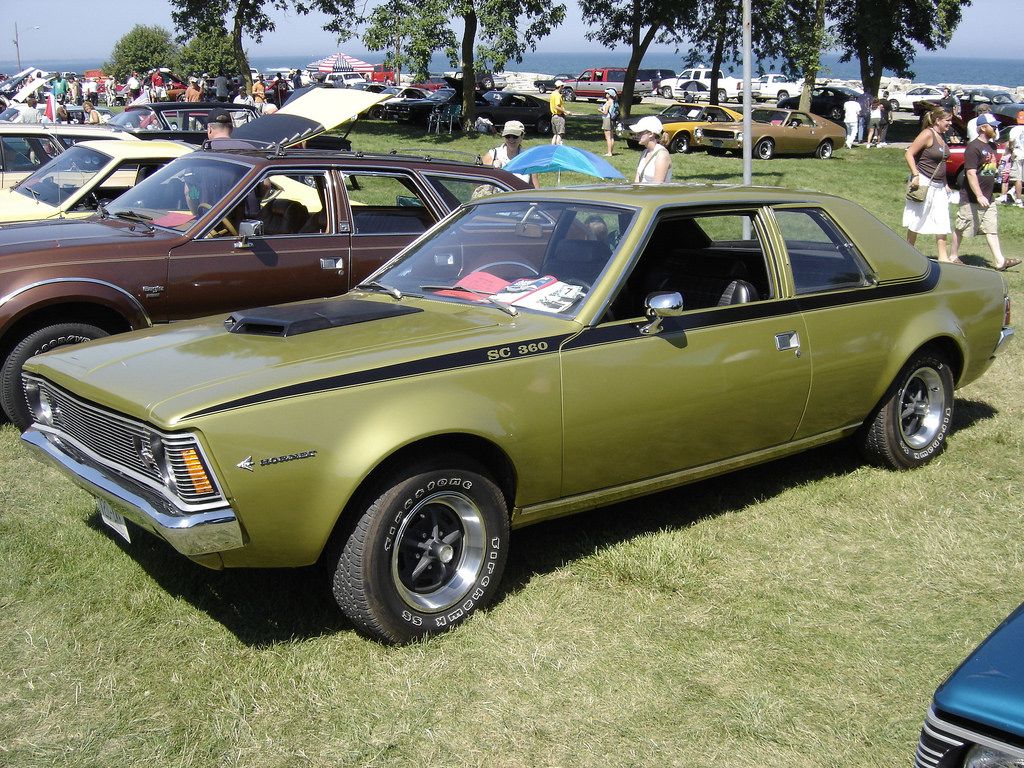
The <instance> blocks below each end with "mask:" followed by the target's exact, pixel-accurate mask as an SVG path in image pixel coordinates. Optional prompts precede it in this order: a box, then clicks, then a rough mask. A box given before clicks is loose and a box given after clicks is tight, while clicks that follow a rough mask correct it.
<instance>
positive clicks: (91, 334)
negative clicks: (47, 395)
mask: <svg viewBox="0 0 1024 768" xmlns="http://www.w3.org/2000/svg"><path fill="white" fill-rule="evenodd" d="M106 335H107V332H106V331H104V330H103V329H102V328H97V327H96V326H95V325H87V324H86V323H57V324H55V325H48V326H45V327H43V328H40V329H38V330H36V331H33V332H32V333H30V334H29V335H28V336H26V337H25V338H24V339H22V340H21V341H20V342H18V343H17V344H15V346H14V349H12V350H11V352H10V354H9V355H7V359H6V360H4V362H3V365H2V366H0V405H2V406H3V409H4V413H6V414H7V418H9V419H10V420H11V422H12V423H13V424H14V425H15V426H16V427H17V428H18V429H20V430H22V431H24V430H26V429H28V427H29V425H30V424H31V423H32V414H31V413H30V412H29V409H28V401H26V400H25V392H24V390H23V389H22V386H21V369H22V367H23V366H24V365H25V362H26V361H27V360H28V359H29V358H30V357H32V356H33V355H41V354H42V353H43V352H50V351H52V350H54V349H57V348H58V347H64V346H69V345H71V344H81V343H82V342H83V341H91V340H93V339H99V338H102V337H104V336H106Z"/></svg>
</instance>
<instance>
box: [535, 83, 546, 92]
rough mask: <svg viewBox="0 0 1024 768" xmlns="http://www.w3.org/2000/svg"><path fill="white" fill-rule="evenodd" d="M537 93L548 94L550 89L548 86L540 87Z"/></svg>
mask: <svg viewBox="0 0 1024 768" xmlns="http://www.w3.org/2000/svg"><path fill="white" fill-rule="evenodd" d="M537 91H538V92H539V93H547V92H548V87H547V86H546V85H538V86H537Z"/></svg>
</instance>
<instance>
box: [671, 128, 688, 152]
mask: <svg viewBox="0 0 1024 768" xmlns="http://www.w3.org/2000/svg"><path fill="white" fill-rule="evenodd" d="M668 151H669V152H676V153H678V154H681V155H685V154H686V153H687V152H689V151H690V134H688V133H687V132H686V131H679V133H677V134H676V135H675V136H673V137H672V141H670V142H669V145H668Z"/></svg>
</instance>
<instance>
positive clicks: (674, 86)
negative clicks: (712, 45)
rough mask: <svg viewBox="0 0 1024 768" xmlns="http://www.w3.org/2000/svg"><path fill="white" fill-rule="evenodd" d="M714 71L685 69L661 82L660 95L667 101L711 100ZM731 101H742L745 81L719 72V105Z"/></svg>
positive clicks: (704, 68)
mask: <svg viewBox="0 0 1024 768" xmlns="http://www.w3.org/2000/svg"><path fill="white" fill-rule="evenodd" d="M711 75H712V70H710V69H708V68H706V67H694V68H692V69H684V70H683V71H682V72H680V73H679V76H678V77H669V78H666V79H664V80H662V81H661V83H660V84H659V86H658V93H659V94H660V95H661V96H663V97H664V98H666V99H683V100H685V101H695V100H697V99H705V98H710V96H711ZM729 99H735V100H737V101H742V99H743V81H742V80H740V79H737V78H735V77H726V76H725V75H723V74H722V70H718V103H719V104H724V103H725V102H727V101H729Z"/></svg>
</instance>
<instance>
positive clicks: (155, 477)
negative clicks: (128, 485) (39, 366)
mask: <svg viewBox="0 0 1024 768" xmlns="http://www.w3.org/2000/svg"><path fill="white" fill-rule="evenodd" d="M25 379H26V380H29V381H32V382H33V383H35V384H36V385H38V387H39V389H40V393H41V394H45V396H46V397H47V398H48V399H49V401H50V403H51V411H52V414H53V417H52V421H53V429H55V430H57V431H58V432H59V433H61V434H62V435H66V436H67V437H69V438H71V439H72V440H73V441H75V442H76V443H78V444H79V445H80V446H81V447H83V448H85V449H86V450H88V451H89V452H90V453H92V454H94V455H95V456H97V457H98V458H100V459H101V460H103V461H104V462H105V463H107V464H108V465H110V466H112V467H113V468H115V469H118V470H119V471H122V472H124V471H127V472H128V473H129V474H131V475H134V476H136V477H139V478H144V479H145V480H147V481H149V482H148V483H147V484H148V485H151V486H154V487H156V488H158V489H160V490H161V491H162V492H166V491H167V490H168V488H167V483H166V482H165V480H164V477H163V475H162V473H161V471H160V467H159V465H158V464H159V463H158V462H149V461H146V460H144V459H143V456H142V451H141V450H140V449H141V448H142V447H144V446H150V445H151V441H152V440H153V439H154V438H158V445H162V447H163V451H164V454H165V455H166V457H167V463H168V465H169V466H170V471H171V475H172V477H171V478H170V479H171V481H172V483H171V484H172V485H173V490H172V491H171V492H172V493H174V494H175V495H176V496H178V497H179V498H180V499H181V500H182V501H184V502H185V503H186V504H206V503H208V502H211V501H220V500H223V495H222V494H221V492H220V490H219V489H218V487H217V482H216V480H215V478H214V477H213V473H212V472H211V471H210V467H209V464H208V462H207V461H206V460H205V457H204V456H203V454H202V450H201V448H200V446H199V443H198V441H197V440H196V439H195V437H193V436H192V435H187V434H164V433H161V432H157V431H156V430H154V429H152V428H150V427H147V426H146V425H145V424H143V423H141V422H137V421H134V420H132V419H128V418H126V417H124V416H120V415H118V414H115V413H112V412H110V411H107V410H104V409H102V408H99V407H97V406H95V405H92V404H90V403H87V402H85V401H83V400H79V399H78V398H77V397H74V396H73V395H72V394H71V393H69V392H67V391H66V390H64V389H61V388H60V387H56V386H54V385H53V384H51V383H50V382H49V381H46V380H45V379H40V378H36V377H34V376H31V377H30V376H26V377H25ZM189 451H194V452H195V457H196V459H197V460H198V461H200V462H201V463H202V466H203V468H204V469H205V470H206V476H207V478H208V479H209V481H210V485H211V486H212V490H210V491H201V490H197V488H196V484H195V481H194V480H193V479H192V476H191V475H190V474H189V472H188V469H187V466H186V460H185V456H186V453H187V452H189Z"/></svg>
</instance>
